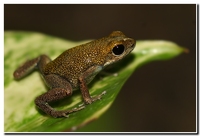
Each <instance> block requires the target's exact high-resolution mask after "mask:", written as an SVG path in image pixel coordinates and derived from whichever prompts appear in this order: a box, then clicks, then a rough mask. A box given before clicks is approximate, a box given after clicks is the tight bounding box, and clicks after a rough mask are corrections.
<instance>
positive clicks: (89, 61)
mask: <svg viewBox="0 0 200 136" xmlns="http://www.w3.org/2000/svg"><path fill="white" fill-rule="evenodd" d="M124 39H127V41H124ZM131 42H133V43H134V44H135V41H134V40H133V39H130V38H127V37H126V36H125V35H124V34H123V33H121V32H120V31H115V32H113V33H112V34H110V35H109V36H108V37H103V38H101V39H98V40H94V41H92V42H89V43H86V44H83V45H80V46H76V47H74V48H71V49H68V50H66V51H65V52H63V53H62V54H61V55H60V56H58V57H57V58H56V59H55V60H53V61H51V62H50V63H48V64H47V65H46V66H45V68H44V73H45V74H46V75H48V74H52V73H53V74H57V75H60V76H62V77H64V78H65V79H67V80H68V81H69V82H70V83H71V85H72V86H73V88H77V86H78V81H77V80H78V78H79V76H80V75H81V74H82V73H84V71H86V70H87V69H88V68H90V67H91V66H99V67H101V68H102V69H103V68H104V65H105V63H106V62H107V64H108V62H110V61H112V62H116V61H118V60H119V59H122V58H123V57H124V56H126V55H127V54H128V53H129V52H130V51H131V50H132V49H133V48H131V46H130V47H129V43H131ZM117 44H124V45H125V46H126V49H125V52H124V54H123V55H121V56H114V55H113V53H112V49H113V47H114V46H116V45H117ZM131 45H133V44H131ZM99 67H98V68H99ZM90 80H92V79H90ZM90 80H89V81H88V83H89V82H90Z"/></svg>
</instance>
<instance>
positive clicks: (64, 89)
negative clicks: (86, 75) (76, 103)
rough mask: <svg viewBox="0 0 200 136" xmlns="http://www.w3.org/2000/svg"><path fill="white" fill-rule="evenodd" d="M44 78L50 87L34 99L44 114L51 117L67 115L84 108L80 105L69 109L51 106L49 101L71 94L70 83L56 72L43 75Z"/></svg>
mask: <svg viewBox="0 0 200 136" xmlns="http://www.w3.org/2000/svg"><path fill="white" fill-rule="evenodd" d="M44 79H45V81H46V83H47V85H48V86H49V87H50V88H51V89H50V90H49V91H47V92H46V93H44V94H42V95H40V96H38V97H37V98H36V99H35V104H36V105H37V107H38V108H39V109H41V110H42V111H44V112H45V113H46V114H48V115H51V116H52V117H55V118H58V117H68V114H70V113H72V112H76V111H79V110H82V109H83V108H85V106H84V105H83V106H80V107H77V108H73V109H69V110H56V109H54V108H52V107H51V106H50V105H49V103H51V102H53V101H57V100H60V99H63V98H65V97H67V96H71V95H72V91H73V90H72V87H71V85H70V83H69V82H68V81H67V80H66V79H63V78H62V77H60V76H59V75H56V74H50V75H46V76H44Z"/></svg>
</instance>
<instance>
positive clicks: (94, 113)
mask: <svg viewBox="0 0 200 136" xmlns="http://www.w3.org/2000/svg"><path fill="white" fill-rule="evenodd" d="M4 40H5V41H4V89H5V91H4V101H5V102H4V106H5V109H4V121H5V122H4V130H5V132H53V131H54V132H55V131H57V132H59V131H74V130H76V129H77V128H79V127H82V126H84V125H86V124H87V123H89V122H91V121H93V120H95V119H98V118H99V116H101V115H102V114H103V113H104V112H105V111H106V110H107V109H108V108H109V107H110V106H111V104H112V103H113V101H114V100H115V98H116V96H117V94H118V93H119V91H120V89H121V88H122V86H123V84H124V83H125V81H126V80H127V79H128V77H129V76H130V75H131V74H132V73H133V71H135V70H136V68H138V67H139V66H141V65H142V64H145V63H147V62H150V61H153V60H166V59H170V58H173V57H175V56H177V55H179V54H180V53H182V52H186V51H187V50H186V49H184V48H182V47H179V46H178V45H177V44H175V43H173V42H170V41H163V40H152V41H150V40H148V41H137V44H136V48H135V49H134V50H133V52H132V53H131V54H130V55H129V56H127V57H126V58H125V59H123V60H122V61H120V62H119V63H117V64H115V65H113V66H112V67H108V68H107V74H106V75H105V73H104V74H103V73H102V74H100V75H99V76H97V77H96V78H95V80H94V81H93V82H92V83H91V84H90V85H89V90H90V93H91V95H92V96H94V95H97V94H100V93H101V92H103V91H105V90H106V92H107V93H106V94H105V95H104V96H103V98H102V99H101V100H99V101H96V102H94V103H92V104H90V105H87V106H86V108H85V109H83V110H81V111H79V112H76V113H73V114H70V116H69V118H52V117H49V116H47V115H46V114H44V113H43V112H41V111H40V110H38V109H37V108H36V107H35V104H34V99H35V97H37V96H38V95H40V94H42V93H44V92H45V91H47V88H46V86H45V84H44V82H43V80H42V78H41V77H40V75H39V73H38V72H33V73H32V74H31V75H29V76H27V77H26V78H24V79H22V80H20V81H15V80H14V79H13V75H12V74H13V71H14V70H15V69H16V68H17V67H18V66H19V65H21V64H22V63H23V62H24V61H26V60H27V59H32V58H35V57H37V56H39V55H40V54H47V55H49V56H50V57H51V58H52V59H54V58H56V57H57V56H58V55H59V54H61V53H62V52H63V51H64V50H66V49H68V48H71V47H74V46H76V45H80V44H83V43H86V42H88V41H89V40H87V41H81V42H72V41H68V40H63V39H59V38H56V37H52V36H48V35H44V34H40V33H32V32H15V31H7V32H5V33H4ZM108 72H109V73H108ZM116 73H117V74H116ZM79 104H82V97H81V93H80V91H75V92H74V94H73V95H72V97H69V98H67V99H65V100H62V101H59V102H56V103H54V104H53V107H55V108H56V109H70V108H73V107H77V106H78V105H79Z"/></svg>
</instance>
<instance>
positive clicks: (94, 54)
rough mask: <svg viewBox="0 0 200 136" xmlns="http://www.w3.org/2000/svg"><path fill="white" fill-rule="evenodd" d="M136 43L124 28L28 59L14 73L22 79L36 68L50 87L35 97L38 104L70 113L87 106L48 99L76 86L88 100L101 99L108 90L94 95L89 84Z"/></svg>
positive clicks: (62, 113) (64, 114)
mask: <svg viewBox="0 0 200 136" xmlns="http://www.w3.org/2000/svg"><path fill="white" fill-rule="evenodd" d="M135 43H136V42H135V40H134V39H132V38H128V37H126V36H125V35H124V34H123V33H122V32H120V31H114V32H112V33H111V34H110V35H109V36H107V37H103V38H101V39H99V40H94V41H92V42H89V43H86V44H83V45H80V46H76V47H74V48H71V49H69V50H66V51H65V52H63V53H62V54H61V55H60V56H58V57H57V58H56V59H55V60H53V61H51V59H50V58H49V57H48V56H46V55H40V56H39V57H37V58H35V59H32V60H29V61H27V62H25V63H24V64H23V65H22V66H20V67H19V68H18V69H16V70H15V72H14V73H13V75H14V78H15V79H21V78H23V77H24V76H26V75H28V74H29V73H30V72H32V71H34V70H35V69H37V70H38V71H39V72H40V73H41V74H42V76H43V79H44V81H45V82H46V84H47V85H48V87H49V88H50V89H49V91H47V92H46V93H44V94H42V95H40V96H38V97H37V98H36V99H35V104H36V106H37V107H38V108H40V109H41V110H42V111H44V112H45V113H46V114H48V115H51V116H52V117H55V118H57V117H68V114H70V113H72V112H76V111H79V110H82V109H83V108H85V106H84V105H83V106H80V107H77V108H74V109H71V110H62V111H60V110H55V109H54V108H52V107H51V106H50V105H49V103H50V102H53V101H56V100H60V99H63V98H65V97H67V96H70V95H72V92H73V90H75V89H80V91H81V94H82V97H83V101H84V103H85V104H91V103H93V102H94V101H96V100H99V99H101V97H102V95H104V94H105V92H103V93H101V94H100V95H97V96H95V97H91V96H90V93H89V90H88V88H87V84H88V83H89V82H90V81H91V80H92V79H93V78H94V77H95V76H96V75H97V74H98V73H99V72H100V71H101V70H102V69H103V68H104V67H105V66H107V65H111V64H112V63H114V62H117V61H118V60H120V59H122V58H124V57H125V56H126V55H128V54H129V53H130V52H131V51H132V50H133V49H134V47H135Z"/></svg>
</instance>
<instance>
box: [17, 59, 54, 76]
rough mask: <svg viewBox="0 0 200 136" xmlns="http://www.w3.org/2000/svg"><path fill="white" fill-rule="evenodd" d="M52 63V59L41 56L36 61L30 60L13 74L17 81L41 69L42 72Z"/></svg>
mask: <svg viewBox="0 0 200 136" xmlns="http://www.w3.org/2000/svg"><path fill="white" fill-rule="evenodd" d="M50 61H51V59H50V58H49V57H48V56H46V55H40V56H39V57H37V58H35V59H32V60H28V61H27V62H25V63H24V64H23V65H22V66H20V67H19V68H17V69H16V70H15V72H14V73H13V76H14V78H15V79H21V78H23V77H25V76H26V75H28V74H29V73H31V72H32V71H34V70H36V69H39V70H40V71H41V72H42V69H43V68H44V66H45V65H46V64H47V63H49V62H50Z"/></svg>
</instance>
